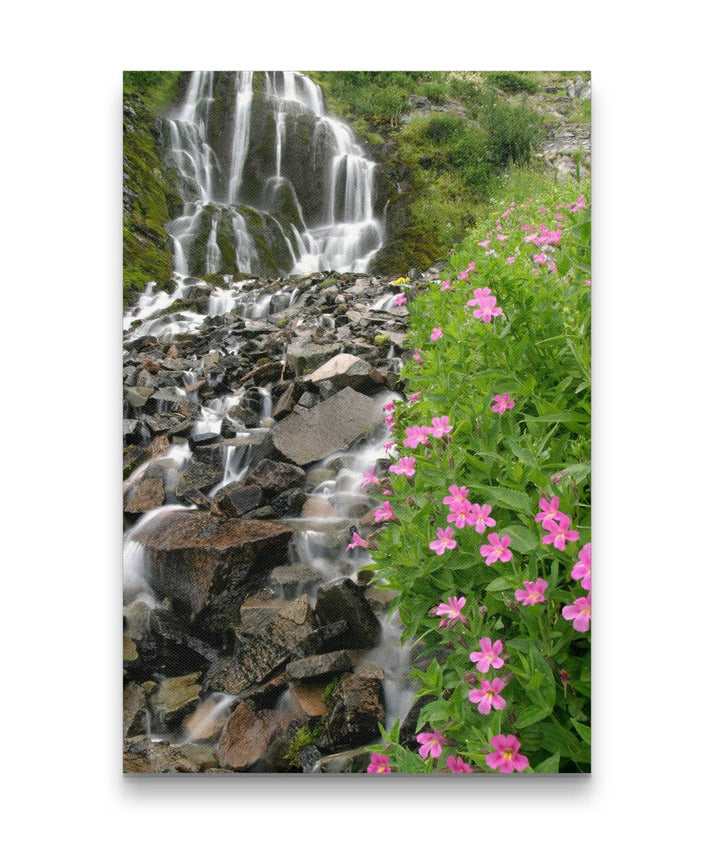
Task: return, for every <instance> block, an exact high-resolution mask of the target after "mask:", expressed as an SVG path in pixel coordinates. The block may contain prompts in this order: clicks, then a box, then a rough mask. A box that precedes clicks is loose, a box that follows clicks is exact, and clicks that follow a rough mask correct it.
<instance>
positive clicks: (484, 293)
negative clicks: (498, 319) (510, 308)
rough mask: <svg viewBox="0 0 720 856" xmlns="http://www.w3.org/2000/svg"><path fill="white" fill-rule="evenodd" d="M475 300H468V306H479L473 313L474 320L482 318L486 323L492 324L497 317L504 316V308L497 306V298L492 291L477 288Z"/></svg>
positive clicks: (474, 292)
mask: <svg viewBox="0 0 720 856" xmlns="http://www.w3.org/2000/svg"><path fill="white" fill-rule="evenodd" d="M473 295H474V296H473V298H472V299H471V300H468V301H467V303H466V304H465V305H466V306H477V309H476V310H475V311H474V312H473V317H474V318H480V319H481V320H482V321H485V322H486V323H490V321H492V319H493V318H494V317H495V316H496V315H502V306H496V305H495V304H496V303H497V298H496V297H495V295H493V294H491V293H490V289H489V288H488V287H487V286H486V287H485V288H476V289H475V291H473Z"/></svg>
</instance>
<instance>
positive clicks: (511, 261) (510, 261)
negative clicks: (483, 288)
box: [505, 256, 515, 265]
mask: <svg viewBox="0 0 720 856" xmlns="http://www.w3.org/2000/svg"><path fill="white" fill-rule="evenodd" d="M505 263H506V264H509V265H514V264H515V256H508V257H507V258H506V259H505Z"/></svg>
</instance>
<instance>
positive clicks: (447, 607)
mask: <svg viewBox="0 0 720 856" xmlns="http://www.w3.org/2000/svg"><path fill="white" fill-rule="evenodd" d="M463 606H465V598H464V597H449V598H448V602H447V603H441V604H439V605H438V606H436V607H435V615H436V616H440V615H446V616H447V618H441V619H440V627H452V625H453V624H457V622H458V621H461V622H462V623H463V624H465V623H467V618H466V617H465V616H464V615H463V614H462V608H463Z"/></svg>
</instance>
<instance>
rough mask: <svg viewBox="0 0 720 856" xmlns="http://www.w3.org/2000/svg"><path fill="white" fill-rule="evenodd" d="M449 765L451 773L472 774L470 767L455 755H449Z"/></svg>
mask: <svg viewBox="0 0 720 856" xmlns="http://www.w3.org/2000/svg"><path fill="white" fill-rule="evenodd" d="M447 765H448V769H449V770H450V772H451V773H472V768H471V767H470V765H469V764H466V763H465V761H463V759H462V758H461V757H460V756H459V755H458V756H457V757H456V756H455V755H448V757H447Z"/></svg>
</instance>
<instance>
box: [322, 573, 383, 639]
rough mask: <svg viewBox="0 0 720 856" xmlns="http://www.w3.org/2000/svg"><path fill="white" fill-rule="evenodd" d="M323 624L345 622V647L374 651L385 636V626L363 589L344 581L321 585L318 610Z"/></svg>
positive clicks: (351, 582) (346, 580)
mask: <svg viewBox="0 0 720 856" xmlns="http://www.w3.org/2000/svg"><path fill="white" fill-rule="evenodd" d="M315 611H316V615H317V619H318V623H319V624H320V625H324V624H333V623H334V622H337V621H340V620H341V619H344V620H345V621H346V622H347V624H348V630H347V633H346V634H345V635H344V636H343V637H340V640H339V642H340V643H342V644H343V646H344V647H346V648H374V647H375V646H376V645H377V644H378V643H379V642H380V637H381V635H382V626H381V624H380V622H379V621H378V619H377V617H376V615H375V613H374V612H373V610H372V607H371V606H370V604H369V603H368V602H367V600H366V599H365V594H364V592H363V590H362V589H361V588H360V586H358V585H356V584H355V583H354V582H353V581H352V580H349V579H342V580H337V581H335V582H332V583H329V584H328V585H325V586H321V587H320V588H319V589H318V593H317V605H316V607H315Z"/></svg>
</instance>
